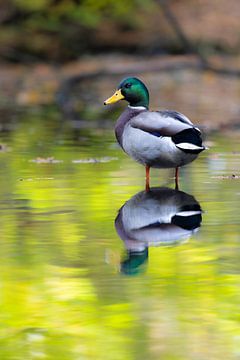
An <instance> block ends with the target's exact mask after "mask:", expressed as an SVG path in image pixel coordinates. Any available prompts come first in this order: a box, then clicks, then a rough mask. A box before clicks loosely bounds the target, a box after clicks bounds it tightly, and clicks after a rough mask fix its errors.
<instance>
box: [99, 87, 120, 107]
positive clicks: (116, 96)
mask: <svg viewBox="0 0 240 360" xmlns="http://www.w3.org/2000/svg"><path fill="white" fill-rule="evenodd" d="M122 99H124V96H123V94H122V92H121V89H119V90H117V91H116V92H115V93H114V94H113V96H111V97H110V98H108V99H107V100H105V101H104V105H109V104H114V103H115V102H117V101H119V100H122Z"/></svg>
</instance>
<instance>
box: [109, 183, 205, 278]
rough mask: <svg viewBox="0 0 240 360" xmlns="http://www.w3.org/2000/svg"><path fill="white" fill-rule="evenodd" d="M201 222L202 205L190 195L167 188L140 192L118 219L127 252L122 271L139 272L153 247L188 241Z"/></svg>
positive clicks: (122, 209)
mask: <svg viewBox="0 0 240 360" xmlns="http://www.w3.org/2000/svg"><path fill="white" fill-rule="evenodd" d="M201 221H202V209H201V206H200V204H199V203H198V201H197V200H196V199H195V198H194V197H193V196H192V195H190V194H187V193H185V192H183V191H179V190H174V189H170V188H166V187H161V188H151V191H149V192H146V191H141V192H139V193H137V194H136V195H134V196H133V197H131V199H129V200H128V201H127V202H126V203H125V204H124V205H123V206H122V207H121V208H120V210H119V211H118V215H117V217H116V219H115V229H116V231H117V233H118V235H119V237H120V238H121V239H122V240H123V241H124V244H125V247H126V250H127V259H125V260H124V261H123V262H122V263H121V271H122V272H124V273H126V274H135V273H138V270H140V268H141V266H142V265H143V264H144V263H145V262H146V260H147V256H148V247H149V246H164V245H174V244H178V243H181V242H183V241H184V242H185V241H187V240H188V239H189V238H190V237H191V236H192V235H193V234H195V233H196V232H197V231H198V230H199V228H200V226H201Z"/></svg>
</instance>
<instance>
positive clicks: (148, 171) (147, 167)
mask: <svg viewBox="0 0 240 360" xmlns="http://www.w3.org/2000/svg"><path fill="white" fill-rule="evenodd" d="M149 183H150V166H148V165H146V184H145V190H146V191H149V190H150V185H149Z"/></svg>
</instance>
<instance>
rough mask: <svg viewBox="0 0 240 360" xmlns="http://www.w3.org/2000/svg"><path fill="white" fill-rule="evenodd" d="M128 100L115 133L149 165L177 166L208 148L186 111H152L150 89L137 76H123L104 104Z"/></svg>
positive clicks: (194, 157) (161, 166) (147, 188)
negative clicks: (150, 107)
mask: <svg viewBox="0 0 240 360" xmlns="http://www.w3.org/2000/svg"><path fill="white" fill-rule="evenodd" d="M119 100H126V101H127V102H128V103H129V105H128V107H127V108H126V109H125V111H124V112H123V113H122V114H121V116H120V117H119V119H118V120H117V123H116V126H115V134H116V138H117V141H118V142H119V144H120V146H121V147H122V149H123V150H124V151H125V152H126V153H127V154H128V155H130V156H131V157H132V158H133V159H134V160H136V161H138V162H139V163H141V164H143V165H144V166H145V168H146V190H149V178H150V168H151V167H153V168H175V169H176V170H175V181H176V187H177V186H178V168H179V167H181V166H183V165H186V164H188V163H190V162H192V161H193V160H195V159H196V158H197V156H198V154H199V153H200V152H201V151H203V150H204V149H205V147H204V146H203V144H202V139H201V132H200V130H199V129H198V128H197V127H195V126H194V125H193V124H192V122H191V121H190V120H189V119H188V118H187V117H186V116H185V115H183V114H181V113H179V112H177V111H172V110H161V111H149V92H148V89H147V87H146V86H145V84H144V83H143V82H142V81H141V80H139V79H138V78H135V77H129V78H127V79H124V80H123V81H122V82H121V83H120V84H119V86H118V89H117V91H116V92H115V93H114V94H113V95H112V96H111V97H110V98H108V99H107V100H105V102H104V105H108V104H113V103H115V102H117V101H119Z"/></svg>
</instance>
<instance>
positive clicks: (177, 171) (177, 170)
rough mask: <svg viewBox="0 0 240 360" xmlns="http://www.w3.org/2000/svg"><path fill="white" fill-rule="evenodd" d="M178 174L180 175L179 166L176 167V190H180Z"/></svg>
mask: <svg viewBox="0 0 240 360" xmlns="http://www.w3.org/2000/svg"><path fill="white" fill-rule="evenodd" d="M178 175H179V167H176V169H175V190H178Z"/></svg>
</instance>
